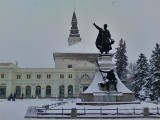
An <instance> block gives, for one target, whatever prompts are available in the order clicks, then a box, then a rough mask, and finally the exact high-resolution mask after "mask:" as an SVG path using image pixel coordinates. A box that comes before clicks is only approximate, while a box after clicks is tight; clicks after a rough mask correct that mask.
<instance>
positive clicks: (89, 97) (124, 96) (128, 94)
mask: <svg viewBox="0 0 160 120" xmlns="http://www.w3.org/2000/svg"><path fill="white" fill-rule="evenodd" d="M113 55H114V54H103V55H101V56H99V57H98V61H97V63H98V65H99V66H98V67H97V71H96V73H95V77H94V79H93V81H92V83H91V84H90V86H89V87H88V89H87V90H85V91H84V92H83V93H81V100H82V102H131V101H134V100H135V95H134V93H133V92H132V91H130V90H129V89H128V88H127V87H126V86H125V85H124V84H123V83H122V82H121V80H120V79H119V78H118V76H117V74H116V72H114V74H115V77H116V79H117V83H116V84H109V85H107V84H106V83H107V81H108V79H105V80H104V77H106V75H107V74H108V71H110V70H111V69H115V64H114V63H113V61H112V58H113ZM101 71H104V72H101ZM115 85H116V88H117V89H115Z"/></svg>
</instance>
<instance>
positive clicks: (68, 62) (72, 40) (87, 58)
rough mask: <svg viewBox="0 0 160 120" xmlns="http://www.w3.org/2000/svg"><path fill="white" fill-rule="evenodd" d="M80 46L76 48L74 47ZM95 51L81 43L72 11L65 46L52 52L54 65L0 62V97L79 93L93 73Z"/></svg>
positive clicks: (77, 94)
mask: <svg viewBox="0 0 160 120" xmlns="http://www.w3.org/2000/svg"><path fill="white" fill-rule="evenodd" d="M79 48H80V49H81V50H80V51H78V49H79ZM97 57H98V53H95V52H93V51H90V49H88V48H87V45H85V44H82V43H81V37H80V35H79V30H78V27H77V18H76V14H75V11H74V12H73V16H72V20H71V30H70V35H69V38H68V48H66V49H65V51H59V52H54V53H53V59H54V61H55V67H54V68H20V67H18V66H17V65H15V64H13V63H8V62H7V63H4V62H3V63H0V98H7V97H8V96H9V95H10V94H11V93H12V94H13V93H16V97H17V98H20V97H21V96H22V94H23V95H24V97H25V98H32V97H33V98H35V97H37V96H38V97H41V98H50V97H61V98H63V97H79V96H80V95H81V92H83V91H84V90H85V89H86V88H88V86H89V85H90V83H91V82H92V80H93V78H94V75H95V68H96V65H95V59H96V58H97Z"/></svg>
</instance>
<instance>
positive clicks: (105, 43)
mask: <svg viewBox="0 0 160 120" xmlns="http://www.w3.org/2000/svg"><path fill="white" fill-rule="evenodd" d="M93 25H94V26H95V27H96V28H97V29H98V30H99V33H98V36H97V39H96V47H97V48H98V49H99V51H100V53H101V54H102V53H103V52H105V53H106V54H108V52H109V50H111V49H112V47H111V45H112V44H113V43H114V40H112V39H111V34H110V32H109V30H108V29H107V24H104V29H102V28H100V27H99V26H97V25H96V24H95V23H93Z"/></svg>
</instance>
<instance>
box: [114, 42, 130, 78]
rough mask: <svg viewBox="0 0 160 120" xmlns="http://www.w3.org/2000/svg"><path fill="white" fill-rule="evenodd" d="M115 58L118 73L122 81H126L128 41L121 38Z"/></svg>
mask: <svg viewBox="0 0 160 120" xmlns="http://www.w3.org/2000/svg"><path fill="white" fill-rule="evenodd" d="M115 59H116V70H117V75H118V77H119V78H120V79H121V80H122V81H125V80H126V78H127V65H128V57H127V55H126V42H125V41H123V39H121V40H120V42H119V47H118V48H117V51H116V54H115Z"/></svg>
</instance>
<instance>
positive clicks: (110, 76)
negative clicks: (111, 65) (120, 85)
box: [100, 69, 117, 91]
mask: <svg viewBox="0 0 160 120" xmlns="http://www.w3.org/2000/svg"><path fill="white" fill-rule="evenodd" d="M100 72H101V73H107V75H106V76H103V80H104V81H105V84H106V86H107V91H109V86H110V85H111V84H112V85H113V86H114V90H115V91H117V86H116V85H117V78H116V76H115V74H114V70H113V69H111V70H110V71H102V70H100Z"/></svg>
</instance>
